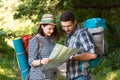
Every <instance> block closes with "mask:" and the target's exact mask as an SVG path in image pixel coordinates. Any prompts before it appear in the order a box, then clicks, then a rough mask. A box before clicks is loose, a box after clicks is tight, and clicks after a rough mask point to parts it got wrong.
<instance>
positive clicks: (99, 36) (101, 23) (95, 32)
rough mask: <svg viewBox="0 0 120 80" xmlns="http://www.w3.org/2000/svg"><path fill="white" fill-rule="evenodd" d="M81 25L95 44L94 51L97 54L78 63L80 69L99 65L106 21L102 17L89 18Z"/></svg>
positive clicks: (103, 44)
mask: <svg viewBox="0 0 120 80" xmlns="http://www.w3.org/2000/svg"><path fill="white" fill-rule="evenodd" d="M83 27H85V28H86V29H87V32H88V35H89V37H90V39H91V41H92V42H93V44H94V45H95V50H96V51H95V52H96V53H98V54H99V55H98V57H97V58H96V59H93V60H89V61H83V62H82V63H81V64H80V69H82V68H83V67H84V68H88V67H89V68H94V67H96V66H98V65H99V63H100V61H101V59H102V54H103V53H104V49H105V48H104V46H105V31H106V21H105V20H104V19H103V18H91V19H88V20H86V21H85V22H84V23H83Z"/></svg>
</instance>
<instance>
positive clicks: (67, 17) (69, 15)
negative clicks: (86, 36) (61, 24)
mask: <svg viewBox="0 0 120 80" xmlns="http://www.w3.org/2000/svg"><path fill="white" fill-rule="evenodd" d="M60 21H72V22H74V21H75V15H74V13H73V12H72V11H69V10H68V11H65V12H63V13H62V15H61V17H60Z"/></svg>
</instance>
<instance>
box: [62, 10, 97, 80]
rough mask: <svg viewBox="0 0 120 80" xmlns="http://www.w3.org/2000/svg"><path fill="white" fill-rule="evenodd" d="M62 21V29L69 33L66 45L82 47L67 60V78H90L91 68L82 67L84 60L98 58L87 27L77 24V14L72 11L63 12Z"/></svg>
mask: <svg viewBox="0 0 120 80" xmlns="http://www.w3.org/2000/svg"><path fill="white" fill-rule="evenodd" d="M60 21H61V26H62V29H63V30H64V31H65V32H66V33H67V36H66V41H65V45H66V46H67V47H71V48H80V51H79V52H78V53H76V54H74V55H73V56H71V57H70V59H69V60H68V61H67V71H66V75H67V80H90V69H89V68H86V69H84V68H82V69H80V63H81V62H82V61H86V60H91V59H95V58H97V54H95V49H94V48H95V47H94V45H93V43H92V42H91V41H90V39H89V36H88V34H87V32H86V29H85V28H80V26H78V25H77V21H76V19H75V16H74V14H73V13H72V12H71V11H65V12H63V13H62V15H61V17H60ZM87 64H88V63H86V64H85V65H87Z"/></svg>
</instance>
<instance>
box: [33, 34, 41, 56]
mask: <svg viewBox="0 0 120 80" xmlns="http://www.w3.org/2000/svg"><path fill="white" fill-rule="evenodd" d="M38 37H39V34H37V35H36V36H35V39H36V41H37V42H38V52H37V53H36V55H35V56H36V58H38V55H39V54H40V52H41V49H42V42H41V41H40V39H39V38H38ZM40 58H42V56H41V55H40Z"/></svg>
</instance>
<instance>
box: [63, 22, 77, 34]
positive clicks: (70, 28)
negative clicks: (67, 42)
mask: <svg viewBox="0 0 120 80" xmlns="http://www.w3.org/2000/svg"><path fill="white" fill-rule="evenodd" d="M61 25H62V29H63V30H64V31H65V32H66V33H67V34H70V33H71V32H72V31H73V30H74V28H75V27H76V21H74V23H73V22H72V21H61Z"/></svg>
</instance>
